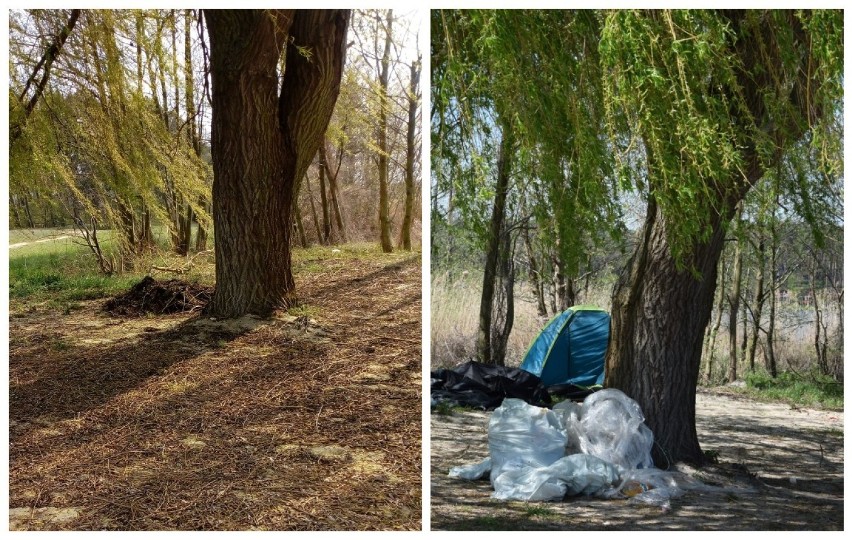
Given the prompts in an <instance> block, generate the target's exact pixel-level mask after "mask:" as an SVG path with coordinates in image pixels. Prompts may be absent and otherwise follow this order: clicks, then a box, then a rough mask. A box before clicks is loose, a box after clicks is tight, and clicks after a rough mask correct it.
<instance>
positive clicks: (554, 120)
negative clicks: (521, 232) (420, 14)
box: [432, 11, 619, 363]
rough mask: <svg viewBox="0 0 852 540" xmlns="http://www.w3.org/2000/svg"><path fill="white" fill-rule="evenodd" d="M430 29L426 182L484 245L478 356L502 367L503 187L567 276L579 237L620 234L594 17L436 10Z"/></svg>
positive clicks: (578, 254)
mask: <svg viewBox="0 0 852 540" xmlns="http://www.w3.org/2000/svg"><path fill="white" fill-rule="evenodd" d="M432 27H433V36H440V38H441V39H440V41H438V40H435V39H433V41H432V69H433V75H432V77H433V90H432V92H433V96H432V102H433V104H434V109H433V112H432V130H433V135H432V140H433V141H435V143H434V144H433V167H432V169H433V171H436V172H437V174H436V177H437V184H436V186H434V187H435V189H436V191H443V190H446V191H448V192H450V193H452V194H453V197H452V200H451V201H448V206H452V208H451V209H450V208H448V210H447V213H448V214H450V215H449V216H448V218H449V219H456V220H458V221H459V222H460V223H462V224H463V225H464V226H465V227H466V228H469V229H472V230H474V231H476V232H477V234H478V236H479V239H480V242H481V244H482V245H483V246H484V247H485V265H484V277H483V286H482V295H481V300H480V310H479V313H480V315H479V329H478V338H477V356H478V357H479V359H480V360H482V361H484V362H496V363H502V361H503V359H502V358H494V357H493V356H492V351H491V341H492V334H493V332H492V328H491V323H492V312H493V310H494V305H493V304H494V301H493V299H494V290H495V278H496V276H497V272H496V265H497V261H498V259H499V247H500V245H501V241H500V240H501V236H504V235H507V234H512V233H513V231H510V230H509V229H510V228H512V227H506V224H507V222H506V220H505V219H504V218H505V215H506V198H507V196H508V195H507V191H511V192H515V194H516V195H517V194H518V193H519V192H521V191H524V192H525V196H524V199H526V200H527V201H529V204H528V206H529V207H530V208H531V212H532V214H533V217H534V218H535V219H534V223H535V224H536V225H537V229H538V231H539V233H540V234H539V235H538V236H539V240H540V243H541V244H543V245H546V246H548V248H549V249H551V250H552V251H553V252H554V253H556V254H557V255H558V260H559V261H560V262H561V264H560V267H561V269H562V272H564V275H572V274H575V273H576V272H577V268H578V266H579V262H580V261H581V260H583V259H584V253H583V246H584V244H585V243H586V242H587V241H589V240H590V239H591V238H594V237H596V236H599V235H601V234H607V233H609V232H611V231H613V232H615V231H618V227H616V226H615V225H614V224H615V223H616V222H618V221H619V218H618V215H617V208H616V206H615V204H614V201H615V200H616V198H615V197H614V196H613V195H612V194H613V193H614V191H615V189H616V186H615V185H614V184H613V176H612V175H611V174H610V171H609V169H610V165H609V161H608V159H609V158H608V155H609V152H608V149H607V147H606V145H605V143H604V138H603V133H604V132H603V128H602V119H603V114H604V109H603V105H602V101H601V96H602V92H601V90H600V81H601V77H600V76H599V75H598V70H599V67H598V66H599V62H598V57H597V49H596V47H595V46H594V43H595V41H594V40H592V39H589V36H595V35H597V34H598V32H599V30H598V28H599V21H598V19H597V17H596V15H595V14H594V13H591V12H579V13H573V12H567V11H441V12H437V13H433V16H432ZM509 195H510V194H509ZM516 198H517V197H516ZM510 199H511V197H510ZM515 206H517V203H516V204H515ZM454 212H455V213H456V214H458V215H457V216H455V217H454V216H453V215H452V214H453V213H454ZM489 214H490V220H487V222H486V220H485V219H483V218H484V217H486V216H488V215H489ZM436 221H437V222H440V219H439V220H436V219H434V216H433V222H436ZM554 228H555V231H554ZM504 245H505V243H504ZM437 247H438V248H440V246H437Z"/></svg>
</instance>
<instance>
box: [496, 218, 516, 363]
mask: <svg viewBox="0 0 852 540" xmlns="http://www.w3.org/2000/svg"><path fill="white" fill-rule="evenodd" d="M500 236H501V240H500V255H499V262H498V265H497V273H498V277H499V281H500V283H501V285H502V286H503V287H502V290H501V291H499V294H496V295H495V298H494V305H493V308H492V314H493V317H494V319H495V324H493V325H492V332H491V357H492V363H494V364H497V365H500V366H503V365H506V353H507V349H508V344H509V335H510V334H511V333H512V326H514V323H515V267H514V264H513V253H512V252H513V249H512V238H511V234H510V233H509V232H508V231H503V232H502V233H501V235H500Z"/></svg>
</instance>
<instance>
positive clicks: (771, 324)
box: [765, 197, 778, 379]
mask: <svg viewBox="0 0 852 540" xmlns="http://www.w3.org/2000/svg"><path fill="white" fill-rule="evenodd" d="M776 201H777V197H776ZM770 234H771V235H772V236H771V242H772V244H771V246H770V248H769V270H770V273H769V320H768V321H767V325H766V357H765V361H766V371H768V372H769V375H770V376H771V377H772V378H773V379H774V378H776V377H777V376H778V363H777V362H776V360H775V310H776V302H777V301H778V299H777V294H778V267H777V265H778V236H777V232H776V230H775V211H774V210H773V215H772V229H771V233H770Z"/></svg>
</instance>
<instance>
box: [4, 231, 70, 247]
mask: <svg viewBox="0 0 852 540" xmlns="http://www.w3.org/2000/svg"><path fill="white" fill-rule="evenodd" d="M67 232H68V234H62V233H61V232H59V233H57V234H58V236H49V237H47V238H41V239H39V240H31V241H29V242H16V243H14V244H9V249H18V248H22V247H25V246H31V245H33V244H41V243H44V242H56V241H59V240H65V239H66V238H71V237H73V236H77V235H76V234H75V233H74V231H67Z"/></svg>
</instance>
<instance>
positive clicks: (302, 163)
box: [204, 10, 349, 318]
mask: <svg viewBox="0 0 852 540" xmlns="http://www.w3.org/2000/svg"><path fill="white" fill-rule="evenodd" d="M204 14H205V18H206V19H207V28H208V32H209V36H210V67H211V74H212V81H213V85H212V101H213V122H212V146H213V173H214V180H213V221H214V226H215V230H216V291H215V293H214V295H213V298H212V300H211V301H210V304H208V306H207V312H208V313H209V314H211V315H213V316H216V317H222V318H230V317H239V316H241V315H244V314H247V313H253V314H256V315H260V316H267V315H269V314H270V313H271V312H273V311H274V310H276V309H278V308H286V307H288V306H290V305H292V304H293V303H294V301H295V290H294V289H295V285H294V282H293V274H292V270H291V259H290V256H291V253H290V236H291V234H292V230H293V205H294V199H295V194H296V193H298V184H299V181H300V180H301V178H302V177H303V176H304V174H305V172H306V171H307V168H308V165H309V164H310V162H311V160H312V159H313V157H314V155H315V154H316V151H317V148H318V147H319V145H320V143H321V142H322V137H323V134H324V133H325V130H326V127H327V126H328V122H329V120H330V118H331V113H332V110H333V109H334V104H335V102H336V101H337V95H338V93H339V91H340V79H341V75H342V73H343V62H344V58H345V38H346V30H347V26H348V23H349V10H209V11H207V10H205V12H204ZM285 47H287V57H286V68H285V71H284V76H283V81H282V82H281V92H280V95H279V93H278V85H279V81H278V70H277V65H278V60H279V58H280V56H281V54H282V53H283V52H284V48H285ZM305 51H309V52H310V54H306V53H305Z"/></svg>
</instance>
